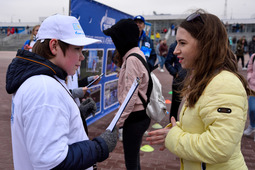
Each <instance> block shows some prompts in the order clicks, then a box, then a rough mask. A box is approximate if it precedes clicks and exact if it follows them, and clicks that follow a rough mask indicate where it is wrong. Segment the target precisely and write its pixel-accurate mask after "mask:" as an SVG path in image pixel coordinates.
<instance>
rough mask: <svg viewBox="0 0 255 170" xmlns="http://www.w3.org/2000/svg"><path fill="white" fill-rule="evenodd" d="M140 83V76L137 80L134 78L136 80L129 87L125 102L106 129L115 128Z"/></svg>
mask: <svg viewBox="0 0 255 170" xmlns="http://www.w3.org/2000/svg"><path fill="white" fill-rule="evenodd" d="M139 83H140V82H139V78H138V77H137V78H136V80H134V82H133V84H132V86H131V88H130V89H129V91H128V94H127V96H126V98H125V100H124V102H123V103H122V104H121V106H120V108H119V110H118V112H117V114H116V115H115V116H114V118H113V119H112V121H111V123H110V125H109V126H108V127H107V128H106V130H110V131H112V130H113V128H114V126H115V125H116V123H117V122H118V120H119V118H120V116H121V114H122V113H123V111H124V110H125V108H126V106H127V104H128V102H129V100H130V99H131V97H132V96H133V94H134V92H135V90H136V88H137V87H138V85H139Z"/></svg>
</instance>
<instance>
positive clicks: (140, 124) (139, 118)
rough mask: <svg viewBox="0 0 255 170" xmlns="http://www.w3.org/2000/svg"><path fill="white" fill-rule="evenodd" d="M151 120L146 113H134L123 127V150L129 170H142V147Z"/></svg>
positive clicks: (143, 111)
mask: <svg viewBox="0 0 255 170" xmlns="http://www.w3.org/2000/svg"><path fill="white" fill-rule="evenodd" d="M150 122H151V120H150V118H149V117H148V116H147V114H146V111H145V110H142V111H137V112H132V113H131V114H130V115H129V116H128V118H127V119H126V121H125V123H124V126H123V148H124V157H125V164H126V168H127V170H140V169H141V168H140V147H141V144H142V138H143V134H144V132H145V131H146V130H147V129H148V128H149V125H150Z"/></svg>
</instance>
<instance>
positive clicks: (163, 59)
mask: <svg viewBox="0 0 255 170" xmlns="http://www.w3.org/2000/svg"><path fill="white" fill-rule="evenodd" d="M159 57H160V63H159V64H160V68H161V69H163V67H164V64H165V61H166V58H165V57H163V56H159Z"/></svg>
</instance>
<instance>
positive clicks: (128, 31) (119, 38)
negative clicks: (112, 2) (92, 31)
mask: <svg viewBox="0 0 255 170" xmlns="http://www.w3.org/2000/svg"><path fill="white" fill-rule="evenodd" d="M103 32H104V34H105V35H108V36H110V37H111V38H112V41H113V43H114V45H115V47H116V49H117V50H118V52H119V53H120V55H121V56H122V57H124V55H125V54H126V53H127V52H128V51H129V50H130V49H132V48H134V47H138V41H139V28H138V26H137V25H136V23H135V22H134V21H133V20H132V19H122V20H120V21H118V22H117V23H116V24H115V25H113V26H112V27H111V28H108V29H107V30H104V31H103Z"/></svg>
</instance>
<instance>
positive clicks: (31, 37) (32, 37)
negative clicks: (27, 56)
mask: <svg viewBox="0 0 255 170" xmlns="http://www.w3.org/2000/svg"><path fill="white" fill-rule="evenodd" d="M37 27H40V25H35V26H34V27H33V29H32V33H31V35H30V41H33V39H34V31H35V29H36V28H37Z"/></svg>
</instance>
